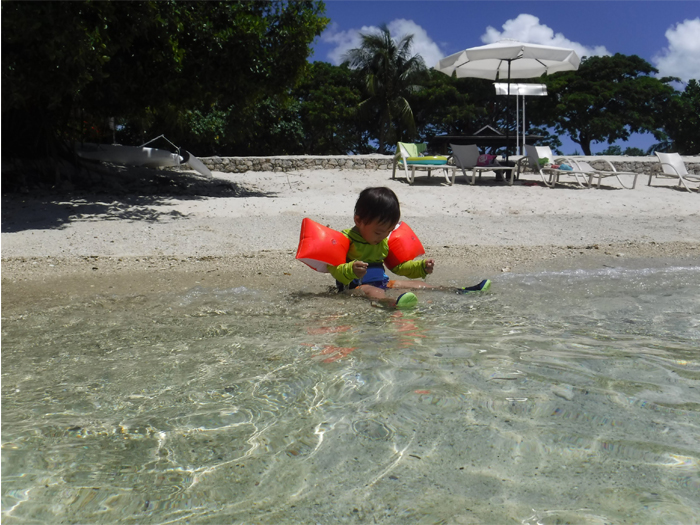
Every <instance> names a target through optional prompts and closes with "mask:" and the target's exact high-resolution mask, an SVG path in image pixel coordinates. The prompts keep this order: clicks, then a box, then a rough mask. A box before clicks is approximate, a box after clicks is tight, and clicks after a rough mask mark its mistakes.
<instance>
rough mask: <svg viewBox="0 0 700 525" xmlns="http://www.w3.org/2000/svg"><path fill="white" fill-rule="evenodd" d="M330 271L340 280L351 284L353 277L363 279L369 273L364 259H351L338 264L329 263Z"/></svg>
mask: <svg viewBox="0 0 700 525" xmlns="http://www.w3.org/2000/svg"><path fill="white" fill-rule="evenodd" d="M328 273H330V274H331V275H332V276H333V277H335V279H336V280H337V281H338V282H341V283H343V284H350V282H351V281H352V280H353V279H362V277H364V275H365V274H366V273H367V263H366V262H362V261H350V262H347V263H344V264H339V265H338V266H332V265H330V264H329V265H328Z"/></svg>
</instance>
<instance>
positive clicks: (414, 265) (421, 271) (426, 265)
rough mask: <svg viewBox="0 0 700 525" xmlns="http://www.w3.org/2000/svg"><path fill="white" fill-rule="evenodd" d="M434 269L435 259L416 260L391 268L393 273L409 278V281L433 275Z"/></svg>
mask: <svg viewBox="0 0 700 525" xmlns="http://www.w3.org/2000/svg"><path fill="white" fill-rule="evenodd" d="M434 268H435V260H434V259H418V260H415V259H414V260H413V261H406V262H404V263H401V264H399V265H398V266H395V267H394V268H391V271H392V272H393V273H395V274H396V275H401V276H403V277H408V278H409V279H423V278H425V276H426V275H428V274H429V273H433V269H434Z"/></svg>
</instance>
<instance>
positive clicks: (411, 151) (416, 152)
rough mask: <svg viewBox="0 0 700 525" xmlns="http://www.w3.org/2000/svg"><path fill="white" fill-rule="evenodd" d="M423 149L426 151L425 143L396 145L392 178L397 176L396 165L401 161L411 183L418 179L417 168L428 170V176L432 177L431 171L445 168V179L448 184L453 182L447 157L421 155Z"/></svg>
mask: <svg viewBox="0 0 700 525" xmlns="http://www.w3.org/2000/svg"><path fill="white" fill-rule="evenodd" d="M423 151H425V144H411V143H407V142H399V143H398V144H397V145H396V154H395V155H394V169H393V171H392V173H391V178H392V179H395V178H396V165H397V164H398V163H399V162H401V164H402V166H403V171H404V174H405V175H406V180H408V183H409V184H413V183H414V181H415V180H416V170H426V171H427V172H428V177H430V174H431V172H432V171H433V170H435V169H443V170H444V174H445V179H446V180H447V182H448V184H451V183H450V179H449V177H448V176H447V157H421V156H420V153H421V152H423ZM409 167H410V168H411V169H410V170H409V169H408V168H409Z"/></svg>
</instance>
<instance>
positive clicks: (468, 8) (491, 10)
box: [312, 0, 700, 154]
mask: <svg viewBox="0 0 700 525" xmlns="http://www.w3.org/2000/svg"><path fill="white" fill-rule="evenodd" d="M326 17H328V18H330V20H331V21H330V24H329V25H328V27H327V28H326V30H325V31H324V33H323V34H322V35H321V37H320V38H318V39H317V40H316V42H315V44H314V56H313V57H312V60H322V61H324V62H330V63H332V64H339V63H340V62H341V61H342V56H343V54H344V53H345V52H346V51H347V50H348V49H351V48H353V47H357V46H358V43H359V34H360V33H367V32H371V31H375V30H376V28H378V27H379V26H380V25H382V24H387V25H388V26H389V29H390V30H391V33H392V35H394V36H397V37H400V36H402V35H404V34H408V33H410V34H413V35H414V42H415V47H414V52H415V53H420V54H421V55H422V56H423V58H424V59H425V61H426V65H428V67H432V66H434V65H435V64H436V63H437V61H438V60H439V59H440V58H442V57H445V56H448V55H451V54H452V53H456V52H457V51H461V50H462V49H465V48H468V47H475V46H480V45H484V44H488V43H490V42H495V41H498V40H500V39H502V38H512V39H515V40H520V41H523V42H532V43H537V44H551V45H557V46H560V47H570V48H573V49H575V50H576V51H577V53H578V54H579V55H580V56H584V55H588V56H592V55H612V54H615V53H622V54H625V55H639V56H640V57H642V58H643V59H645V60H646V61H648V62H649V63H650V64H652V65H653V66H654V67H656V68H657V69H658V70H659V74H660V75H661V76H676V77H680V78H681V79H682V80H684V81H687V80H689V79H691V78H695V79H700V1H698V0H686V1H675V0H655V1H645V0H626V1H609V0H608V1H604V2H602V1H595V0H590V1H578V0H558V1H553V0H550V1H546V0H542V1H506V0H504V1H500V0H489V1H476V0H475V1H468V0H453V1H442V0H435V1H431V0H415V1H414V0H400V1H399V0H396V1H385V0H352V1H348V0H326ZM678 87H679V88H680V89H682V88H683V84H681V85H680V86H678ZM562 142H563V143H564V147H563V148H562V149H563V151H564V153H567V154H570V153H573V152H574V150H575V149H576V148H578V146H577V145H576V144H574V143H573V142H571V141H570V140H568V139H567V138H566V137H562ZM654 142H655V140H654V138H653V136H652V135H650V134H644V135H637V136H634V138H632V139H630V140H629V141H628V142H619V143H618V144H619V145H620V146H621V147H622V148H623V149H624V148H625V147H627V146H637V147H640V148H643V149H646V148H647V147H648V146H649V145H651V144H653V143H654ZM607 146H608V145H607V144H605V143H603V144H594V145H593V148H592V149H593V151H594V152H598V151H601V150H603V149H605V148H607ZM578 149H579V150H580V148H578Z"/></svg>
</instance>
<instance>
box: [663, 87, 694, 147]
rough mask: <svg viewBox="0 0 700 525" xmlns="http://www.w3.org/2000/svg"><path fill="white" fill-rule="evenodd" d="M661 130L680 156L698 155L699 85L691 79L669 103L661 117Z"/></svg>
mask: <svg viewBox="0 0 700 525" xmlns="http://www.w3.org/2000/svg"><path fill="white" fill-rule="evenodd" d="M663 129H664V131H665V132H666V133H667V134H668V136H669V137H670V139H671V140H672V141H673V143H672V144H673V146H672V149H673V151H676V152H678V153H680V154H682V155H699V154H700V83H699V82H698V81H697V80H695V79H692V80H690V81H689V82H688V84H687V85H686V87H685V90H684V91H683V92H682V93H681V94H679V95H678V96H677V97H674V99H673V100H672V101H671V103H670V104H669V105H668V107H667V111H665V112H664V115H663Z"/></svg>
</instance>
